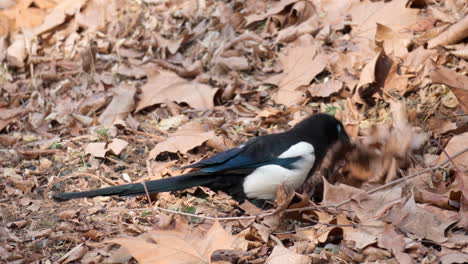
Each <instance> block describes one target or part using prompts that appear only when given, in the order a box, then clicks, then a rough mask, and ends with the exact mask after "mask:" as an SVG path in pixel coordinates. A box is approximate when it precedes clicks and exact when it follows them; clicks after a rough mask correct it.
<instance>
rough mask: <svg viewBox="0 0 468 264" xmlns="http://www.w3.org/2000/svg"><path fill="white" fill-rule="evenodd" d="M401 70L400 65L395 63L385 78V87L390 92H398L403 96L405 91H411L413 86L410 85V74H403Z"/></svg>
mask: <svg viewBox="0 0 468 264" xmlns="http://www.w3.org/2000/svg"><path fill="white" fill-rule="evenodd" d="M400 72H401V70H400V65H398V64H396V63H393V64H392V66H391V68H390V71H389V72H388V75H387V78H385V83H384V87H383V89H384V90H386V91H389V92H390V91H393V92H398V93H399V94H400V95H401V96H403V95H404V94H405V93H407V92H409V91H411V89H412V88H413V87H412V86H409V85H408V84H409V80H408V76H405V75H402V74H401V73H400Z"/></svg>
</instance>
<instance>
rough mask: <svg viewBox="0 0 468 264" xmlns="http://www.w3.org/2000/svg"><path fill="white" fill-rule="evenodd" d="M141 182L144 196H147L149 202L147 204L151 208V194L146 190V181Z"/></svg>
mask: <svg viewBox="0 0 468 264" xmlns="http://www.w3.org/2000/svg"><path fill="white" fill-rule="evenodd" d="M141 184H142V185H143V188H144V189H145V194H146V198H148V202H149V205H150V207H151V208H153V206H152V205H153V202H152V201H151V196H150V194H149V192H148V188H147V187H146V182H145V181H142V182H141Z"/></svg>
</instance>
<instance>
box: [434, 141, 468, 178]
mask: <svg viewBox="0 0 468 264" xmlns="http://www.w3.org/2000/svg"><path fill="white" fill-rule="evenodd" d="M467 142H468V132H465V133H463V134H460V135H456V136H454V137H453V138H451V139H450V141H449V142H448V144H447V146H446V147H445V152H447V154H448V155H449V156H450V157H451V156H453V155H455V154H457V153H458V152H460V151H462V150H464V149H465V148H466V147H467ZM446 160H447V155H445V153H441V154H440V156H439V159H438V160H437V163H440V162H443V161H446ZM452 162H453V163H454V164H457V165H460V166H462V168H463V167H464V168H465V169H466V168H468V153H466V152H465V153H463V154H462V155H460V156H459V157H457V158H455V159H453V160H452Z"/></svg>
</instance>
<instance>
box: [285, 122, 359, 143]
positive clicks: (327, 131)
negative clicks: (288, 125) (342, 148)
mask: <svg viewBox="0 0 468 264" xmlns="http://www.w3.org/2000/svg"><path fill="white" fill-rule="evenodd" d="M294 130H295V131H296V132H297V133H298V134H300V135H301V136H304V137H306V138H308V139H310V141H311V142H313V143H315V144H314V145H316V144H320V145H325V146H326V147H328V146H330V145H333V144H335V143H337V142H341V143H342V144H343V145H349V144H350V139H349V136H348V134H347V133H346V130H345V129H344V126H343V124H342V123H341V122H340V121H338V120H337V119H336V118H334V117H333V116H331V115H328V114H315V115H312V116H310V117H308V118H306V119H304V120H303V121H301V122H300V123H299V124H297V125H296V126H295V127H294Z"/></svg>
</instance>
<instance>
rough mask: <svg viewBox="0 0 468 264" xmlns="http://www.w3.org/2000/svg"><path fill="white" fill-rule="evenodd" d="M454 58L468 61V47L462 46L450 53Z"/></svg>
mask: <svg viewBox="0 0 468 264" xmlns="http://www.w3.org/2000/svg"><path fill="white" fill-rule="evenodd" d="M450 53H452V54H453V55H455V56H458V57H460V58H462V59H465V60H468V45H464V46H463V47H459V48H457V49H455V50H453V51H451V52H450Z"/></svg>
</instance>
